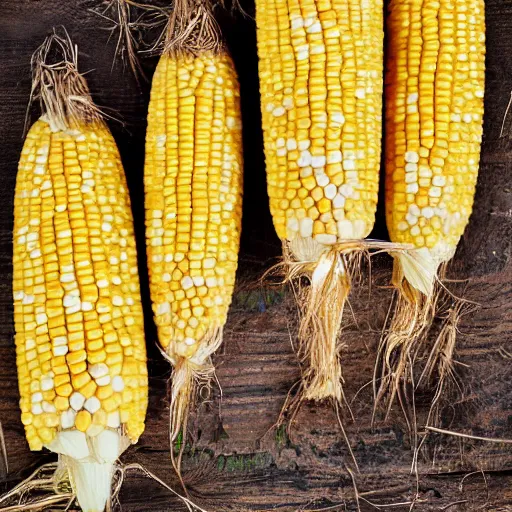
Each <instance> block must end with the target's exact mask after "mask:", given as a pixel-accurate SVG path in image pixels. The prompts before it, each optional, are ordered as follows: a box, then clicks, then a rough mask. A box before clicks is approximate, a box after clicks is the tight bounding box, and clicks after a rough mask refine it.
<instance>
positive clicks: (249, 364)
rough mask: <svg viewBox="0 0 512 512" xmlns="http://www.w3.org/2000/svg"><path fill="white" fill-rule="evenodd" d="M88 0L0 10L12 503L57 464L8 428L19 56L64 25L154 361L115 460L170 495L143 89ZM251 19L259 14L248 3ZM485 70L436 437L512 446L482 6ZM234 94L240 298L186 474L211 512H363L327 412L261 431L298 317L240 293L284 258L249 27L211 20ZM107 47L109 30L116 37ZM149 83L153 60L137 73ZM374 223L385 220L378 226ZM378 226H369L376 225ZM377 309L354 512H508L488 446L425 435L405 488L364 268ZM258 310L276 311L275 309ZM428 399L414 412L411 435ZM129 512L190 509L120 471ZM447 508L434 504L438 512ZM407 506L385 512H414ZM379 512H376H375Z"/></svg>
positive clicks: (320, 409)
mask: <svg viewBox="0 0 512 512" xmlns="http://www.w3.org/2000/svg"><path fill="white" fill-rule="evenodd" d="M97 5H98V2H92V1H83V0H67V1H66V2H61V1H58V0H46V1H44V2H42V1H35V0H18V2H12V1H7V0H0V70H1V72H0V141H1V144H2V157H1V158H0V208H1V213H2V215H0V361H1V363H0V422H1V424H2V428H3V432H4V436H5V440H6V445H7V452H8V463H9V473H8V475H7V476H6V477H5V478H4V479H3V482H4V483H3V488H5V489H7V488H8V487H10V486H12V485H13V484H14V483H15V482H17V481H18V480H19V479H20V478H21V477H23V476H25V475H26V474H27V473H28V472H29V471H30V469H31V468H33V467H34V466H36V465H37V464H39V463H41V462H44V461H49V460H54V456H53V455H51V454H48V453H31V452H29V450H28V447H27V445H26V443H25V439H24V433H23V428H22V425H21V422H20V420H19V410H18V405H17V402H18V398H19V397H18V392H17V383H16V370H15V357H14V356H15V354H14V346H13V325H12V297H11V291H10V287H11V272H12V268H11V258H12V256H11V254H12V246H11V231H12V200H13V191H14V183H15V176H16V166H17V160H18V156H19V153H20V150H21V145H22V140H23V139H22V135H23V126H24V117H25V111H26V106H27V101H28V96H29V91H30V71H29V63H30V55H31V53H32V52H33V51H34V49H35V48H36V47H37V46H38V45H39V44H40V43H41V42H42V39H43V38H44V36H45V35H47V34H48V33H49V31H50V30H51V28H52V27H53V26H54V25H59V24H63V25H65V26H66V27H67V29H68V31H69V32H70V35H71V37H72V38H73V40H74V41H75V42H76V43H77V44H78V45H79V48H80V68H81V69H82V71H90V73H89V74H88V81H89V85H90V87H91V90H92V93H93V96H94V98H95V100H96V102H97V103H98V104H99V105H101V106H106V107H108V108H109V109H112V110H111V112H113V114H114V117H116V118H118V119H121V120H122V122H111V123H110V125H111V128H112V131H113V133H114V136H115V137H116V140H117V142H118V144H119V147H120V150H121V153H122V156H123V161H124V164H125V168H126V172H127V176H128V181H129V185H130V190H131V194H132V202H133V206H134V215H135V218H136V224H137V225H136V229H137V234H138V237H139V255H140V269H141V276H142V285H143V294H144V300H145V303H146V328H147V339H148V351H149V356H150V361H149V368H150V378H151V381H150V385H151V389H150V407H149V410H148V416H147V428H146V432H145V434H144V435H143V436H142V438H141V440H140V442H139V444H138V445H136V446H134V447H132V448H131V449H130V450H129V451H128V452H127V453H126V454H125V455H124V456H123V462H125V463H129V462H139V463H141V464H143V465H144V466H145V467H147V468H148V469H149V470H150V471H153V472H154V473H155V474H157V475H158V476H160V477H161V478H163V479H164V480H165V481H166V482H169V483H171V484H172V485H174V486H175V488H176V489H179V486H178V485H177V482H176V478H175V476H174V475H173V473H172V471H171V470H170V463H169V455H168V436H167V428H168V407H167V399H166V381H167V378H168V376H169V367H168V365H167V363H166V362H165V361H163V360H162V359H161V357H160V356H159V354H158V351H157V350H156V349H155V345H154V340H155V331H154V328H153V325H152V323H151V315H150V310H149V308H148V294H147V279H146V277H145V276H146V274H145V270H144V247H143V244H142V240H143V236H142V235H143V221H142V219H143V197H142V162H143V149H144V148H143V146H144V132H145V113H146V108H147V101H148V93H149V84H147V83H141V84H140V85H137V82H136V81H135V80H134V78H133V76H132V74H131V73H130V72H129V70H128V69H124V67H123V65H122V64H121V63H120V61H119V60H116V59H115V56H114V48H115V40H111V41H109V36H110V35H111V32H110V25H109V23H108V22H107V21H106V20H104V19H102V18H100V17H98V16H97V15H96V14H94V13H93V12H91V10H90V8H91V7H94V6H97ZM245 6H246V8H247V10H248V11H249V12H251V11H252V10H253V6H252V5H251V4H250V3H249V2H247V3H246V5H245ZM487 23H488V56H487V68H488V72H487V86H486V116H485V141H484V146H483V154H482V166H481V173H480V178H479V183H478V192H477V198H476V204H475V211H474V214H473V216H472V219H471V223H470V226H469V227H468V229H467V231H466V234H465V236H464V240H463V243H462V244H461V247H460V250H459V252H458V256H457V261H456V263H455V264H454V266H453V271H452V274H451V275H452V276H453V277H471V278H472V281H471V284H470V285H469V287H468V290H467V297H468V298H470V299H472V300H475V301H477V302H479V303H480V304H481V307H480V308H479V309H478V310H477V311H476V312H475V313H473V314H472V315H469V316H466V317H465V318H464V319H463V322H462V325H461V333H460V336H459V344H458V351H457V359H458V361H459V363H460V364H458V365H457V374H458V378H459V382H461V383H464V384H463V386H462V391H463V393H462V394H461V393H458V392H455V393H453V401H452V402H451V403H449V404H447V407H446V408H445V415H444V417H443V419H442V423H443V426H444V427H445V428H450V429H452V430H456V431H458V432H464V433H467V434H473V435H479V436H489V437H497V438H512V414H511V410H512V375H511V364H510V363H511V361H510V353H512V349H511V350H509V349H508V346H509V345H510V340H511V339H512V313H511V312H510V302H511V300H512V265H511V261H510V260H511V252H512V213H511V212H512V192H511V191H512V172H510V170H511V166H512V142H511V140H510V137H509V134H511V133H512V114H511V116H510V119H507V120H506V122H505V135H504V136H503V137H500V131H501V125H502V121H503V116H504V114H505V110H506V106H507V103H508V101H509V98H510V91H511V90H512V66H510V62H511V61H512V2H510V1H508V0H506V1H504V0H488V1H487ZM222 24H223V27H224V29H225V33H226V35H227V38H228V41H229V43H230V45H231V48H232V50H233V54H234V57H235V61H236V64H237V67H238V70H239V74H240V77H241V84H242V103H243V115H244V140H245V143H244V146H245V147H244V150H245V157H246V167H245V175H246V182H245V189H246V190H245V197H244V199H245V206H244V223H243V243H242V254H241V268H240V272H239V290H238V292H237V295H236V298H235V302H234V305H233V308H232V311H231V314H230V317H229V321H228V325H227V328H226V342H225V344H224V348H223V350H222V352H221V353H220V354H218V355H217V356H216V364H217V368H218V372H217V374H218V379H219V383H220V386H221V388H222V400H220V396H219V395H220V393H219V390H218V389H215V390H214V393H213V395H212V396H211V397H210V400H208V402H207V403H205V404H204V405H202V406H201V407H200V408H199V410H198V412H197V414H196V415H194V417H193V422H192V439H191V443H190V445H189V447H188V449H187V456H186V459H185V461H184V474H185V478H186V481H187V483H188V485H189V486H190V488H191V490H192V491H193V495H194V497H195V499H197V501H198V502H200V503H201V504H203V505H204V506H206V507H207V508H208V509H209V510H212V511H224V510H225V511H228V510H233V511H235V510H236V511H240V512H242V511H249V510H251V511H264V510H281V511H290V512H291V511H299V510H313V509H322V508H326V507H335V506H336V505H337V506H336V507H335V508H331V509H330V510H340V511H341V510H356V508H357V500H356V496H355V493H354V487H353V483H352V479H351V478H350V475H349V473H348V471H347V470H346V467H347V465H348V466H350V465H351V459H350V456H349V451H348V448H347V446H346V444H345V443H344V442H343V439H342V438H341V436H340V431H339V429H338V427H337V423H336V420H335V416H334V412H333V409H332V407H331V406H330V405H329V404H305V405H304V406H303V407H302V408H301V410H300V413H299V415H298V418H297V422H296V424H295V425H294V428H293V431H292V435H291V437H290V438H289V437H287V436H286V435H285V434H284V432H283V431H282V430H278V431H276V430H271V427H272V426H273V425H274V423H275V421H276V418H277V416H278V414H279V411H280V410H281V407H282V405H283V403H284V400H285V398H286V395H287V392H288V390H289V389H290V387H291V386H292V385H293V383H294V382H296V380H297V378H298V375H299V374H298V367H297V363H296V360H295V357H294V355H293V351H292V347H291V343H292V341H293V340H294V333H295V322H296V312H295V309H294V306H293V304H292V301H291V298H290V296H289V295H288V294H284V295H283V294H280V293H278V292H277V290H274V289H271V290H268V289H262V288H260V287H259V286H258V285H251V283H254V282H255V281H256V280H257V278H258V277H259V276H260V275H261V272H262V270H263V269H264V268H266V266H268V265H269V263H270V262H271V261H272V258H274V257H276V256H277V255H278V254H279V244H278V241H277V238H276V237H275V234H274V230H273V227H272V225H271V221H270V215H269V212H268V206H267V200H266V195H265V194H266V192H265V173H264V162H263V153H262V143H261V131H260V119H259V105H258V83H257V60H256V54H255V28H254V22H253V20H252V19H250V18H244V17H235V18H234V19H232V18H230V17H228V16H222ZM114 39H115V33H114ZM143 65H144V67H145V70H146V71H147V72H148V74H149V75H151V73H152V70H153V69H154V65H155V59H147V60H144V61H143ZM379 223H380V225H383V221H382V219H380V221H379ZM378 229H380V228H378ZM374 269H377V270H376V271H375V272H374V275H373V279H372V296H371V299H369V293H368V292H369V290H368V287H367V286H366V284H364V283H363V284H362V285H361V287H360V288H359V289H358V291H357V292H356V293H355V295H354V297H353V299H352V304H353V306H354V310H355V311H356V317H355V318H356V320H357V325H355V323H354V321H353V320H352V319H351V318H349V317H347V319H346V320H347V328H346V332H345V334H344V340H345V342H346V345H347V347H346V349H345V351H344V354H343V360H344V372H345V373H344V377H345V380H346V385H345V390H346V393H347V397H348V400H349V401H350V403H351V409H352V412H353V414H354V417H355V421H352V420H351V419H350V417H349V415H348V413H347V410H345V411H344V413H343V418H344V422H345V425H346V428H347V434H348V437H349V440H350V446H351V448H352V450H353V452H354V454H355V456H356V458H357V461H358V464H359V468H360V474H358V475H356V480H357V487H358V490H359V495H360V496H359V505H360V509H361V510H363V511H365V510H376V509H375V507H374V506H372V505H370V504H368V503H367V502H366V501H365V500H369V501H370V502H373V503H374V504H380V505H389V504H392V503H408V502H410V500H411V499H413V498H415V497H416V500H417V501H416V505H415V507H414V510H418V511H440V510H450V511H451V512H454V511H456V512H457V511H468V512H470V511H474V510H488V511H505V510H512V491H511V490H510V489H512V485H511V484H512V478H511V471H512V452H511V450H510V445H508V446H507V445H501V444H487V443H484V442H479V441H471V440H467V439H456V438H452V437H446V436H441V435H437V434H430V435H429V436H428V438H427V440H426V443H425V447H426V449H425V450H423V451H422V454H421V457H420V460H419V465H418V470H419V475H418V478H416V476H415V475H414V474H413V475H411V473H410V468H411V462H412V451H411V443H410V439H409V436H408V433H407V428H406V425H405V423H404V420H403V416H402V414H401V412H400V411H399V410H393V411H392V414H391V416H390V418H389V420H388V421H386V422H384V421H382V420H381V419H380V418H377V421H376V423H375V424H374V426H373V427H372V425H371V413H372V410H371V387H370V386H368V383H369V382H370V381H371V378H372V368H373V362H374V357H375V346H376V344H377V342H378V333H379V330H380V329H381V327H382V325H383V322H384V319H385V315H386V311H387V307H388V304H389V300H390V290H389V289H388V288H387V287H386V283H387V282H388V280H389V273H390V270H389V260H387V259H386V258H380V259H377V260H376V261H375V262H374ZM269 298H270V299H271V300H269ZM430 398H431V395H429V394H428V393H426V392H425V393H424V394H420V395H418V397H417V403H416V406H417V411H418V427H419V429H420V431H421V428H422V425H423V424H422V421H424V419H425V414H426V410H427V407H428V403H429V399H430ZM120 500H121V503H122V506H123V510H124V511H128V512H136V511H137V512H140V511H141V510H144V511H146V510H151V511H154V512H164V511H171V510H173V511H180V510H185V509H184V508H183V506H182V505H181V504H180V502H179V501H178V500H177V499H175V498H173V497H172V496H171V495H170V494H169V493H168V492H167V491H165V490H164V489H163V488H161V487H159V486H158V485H157V484H156V483H155V482H152V481H151V480H150V479H148V478H144V477H142V476H141V475H140V474H137V473H133V474H132V473H129V474H128V475H127V479H126V482H125V483H124V486H123V490H122V493H121V497H120ZM443 507H445V508H444V509H443ZM409 508H410V505H407V504H406V505H402V506H396V507H393V508H390V509H391V510H409ZM382 510H387V508H383V509H382Z"/></svg>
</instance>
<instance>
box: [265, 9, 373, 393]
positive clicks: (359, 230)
mask: <svg viewBox="0 0 512 512" xmlns="http://www.w3.org/2000/svg"><path fill="white" fill-rule="evenodd" d="M256 22H257V40H258V56H259V77H260V93H261V111H262V119H263V133H264V145H265V159H266V167H267V185H268V193H269V197H270V210H271V213H272V217H273V221H274V226H275V229H276V231H277V234H278V236H279V238H280V239H281V241H282V242H283V247H284V255H285V264H286V266H287V267H288V268H289V272H288V277H290V278H291V277H297V276H303V275H305V276H307V277H308V278H309V279H310V281H311V286H310V287H309V288H308V289H307V291H306V292H305V297H304V298H303V299H301V301H300V302H301V303H302V304H303V309H304V311H303V317H302V321H301V326H300V330H299V341H300V347H299V355H300V357H301V358H302V360H303V362H304V366H305V370H304V373H303V384H304V388H305V395H304V396H305V397H306V398H310V399H323V398H328V397H335V398H336V399H338V400H341V398H342V386H341V366H340V361H339V351H340V347H339V344H338V341H337V339H338V334H339V331H340V324H341V319H342V313H343V305H344V303H345V300H346V298H347V295H348V293H349V290H350V281H351V275H352V274H353V273H354V272H357V271H358V268H359V263H360V258H361V255H362V252H361V251H363V250H366V249H368V248H371V246H372V244H371V243H369V242H364V241H363V239H364V238H365V237H366V236H368V235H369V233H370V231H371V230H372V227H373V224H374V219H375V210H376V205H377V195H378V184H379V167H380V146H381V96H382V86H383V83H382V82H383V77H382V68H383V5H382V0H365V1H363V2H361V1H359V0H357V1H356V0H332V1H331V0H314V1H313V0H301V1H299V0H270V1H266V0H258V1H257V2H256ZM377 245H378V244H377Z"/></svg>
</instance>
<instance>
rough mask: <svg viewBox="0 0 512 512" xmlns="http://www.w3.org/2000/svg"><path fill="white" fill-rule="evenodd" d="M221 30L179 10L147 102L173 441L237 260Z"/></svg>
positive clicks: (226, 59) (206, 16) (153, 252)
mask: <svg viewBox="0 0 512 512" xmlns="http://www.w3.org/2000/svg"><path fill="white" fill-rule="evenodd" d="M218 30H219V29H218V27H217V25H216V22H215V20H214V19H213V17H212V14H211V12H210V11H209V8H208V6H207V5H206V4H197V5H190V6H187V5H186V2H181V3H180V2H178V3H177V4H176V5H175V10H174V15H173V17H172V18H171V20H170V23H169V32H168V38H167V42H166V45H165V49H164V51H163V54H162V56H161V58H160V61H159V63H158V66H157V69H156V72H155V75H154V78H153V84H152V88H151V101H150V104H149V114H148V129H147V136H146V163H145V174H144V179H145V188H146V203H145V205H146V237H147V254H148V268H149V277H150V291H151V299H152V303H153V311H154V317H155V322H156V325H157V328H158V338H159V342H160V345H161V347H162V349H163V351H164V352H165V354H166V356H167V358H168V359H169V361H170V362H171V364H172V365H173V367H174V373H173V377H172V387H171V442H172V441H174V440H175V439H176V436H177V435H178V433H179V432H180V430H181V429H182V428H183V430H184V431H186V418H187V412H188V409H189V406H190V403H191V401H192V400H193V398H194V389H195V385H196V383H197V382H198V381H204V382H208V381H209V378H210V377H211V376H212V373H213V366H212V363H211V360H210V358H211V355H212V354H213V353H214V352H215V350H216V349H217V348H218V347H219V345H220V344H221V342H222V330H223V327H224V324H225V322H226V317H227V313H228V308H229V305H230V303H231V296H232V293H233V286H234V282H235V273H236V268H237V261H238V248H239V241H240V229H241V217H242V212H241V207H242V196H241V194H242V140H241V136H242V134H241V118H240V107H239V86H238V79H237V76H236V72H235V69H234V65H233V62H232V60H231V57H230V56H229V54H228V51H227V49H226V47H225V46H224V44H223V43H222V42H221V41H220V40H219V32H218ZM204 382H203V383H204ZM171 453H172V450H171Z"/></svg>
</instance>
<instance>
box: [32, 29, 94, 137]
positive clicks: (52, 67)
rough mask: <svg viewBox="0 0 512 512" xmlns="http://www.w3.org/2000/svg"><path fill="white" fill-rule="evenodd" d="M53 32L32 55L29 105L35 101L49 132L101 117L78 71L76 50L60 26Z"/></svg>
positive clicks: (69, 127)
mask: <svg viewBox="0 0 512 512" xmlns="http://www.w3.org/2000/svg"><path fill="white" fill-rule="evenodd" d="M63 31H64V35H62V36H61V35H58V34H57V32H54V33H53V34H51V35H50V36H48V37H47V38H46V39H45V41H44V42H43V44H42V45H41V46H40V47H39V48H38V49H37V50H36V51H35V52H34V54H33V56H32V61H31V65H32V90H31V94H30V103H29V108H30V105H31V104H32V103H33V102H34V101H36V100H39V103H40V106H41V113H42V117H43V119H44V120H46V121H47V122H48V123H49V124H50V126H51V128H52V131H54V132H57V131H66V130H70V129H73V128H75V127H76V126H78V125H80V124H83V123H90V122H93V121H97V120H100V119H101V118H102V115H101V111H100V109H99V108H98V107H97V106H96V105H95V104H94V103H93V101H92V98H91V94H90V92H89V87H88V85H87V82H86V80H85V78H84V77H83V76H82V75H81V74H80V73H79V72H78V67H77V65H78V49H77V46H76V45H74V44H73V43H72V41H71V39H70V37H69V34H68V33H67V32H66V30H65V29H63Z"/></svg>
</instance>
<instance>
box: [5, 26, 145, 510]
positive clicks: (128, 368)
mask: <svg viewBox="0 0 512 512" xmlns="http://www.w3.org/2000/svg"><path fill="white" fill-rule="evenodd" d="M54 50H55V51H57V52H58V53H59V54H62V58H63V60H62V61H61V62H58V63H55V64H50V63H48V62H47V60H48V54H49V52H50V51H54ZM33 64H34V82H33V95H34V96H33V97H37V96H38V97H39V98H40V100H41V108H42V111H43V115H42V116H41V117H40V118H39V120H37V121H36V122H35V123H34V124H33V125H32V127H31V128H30V131H29V132H28V134H27V137H26V140H25V143H24V146H23V150H22V154H21V158H20V162H19V170H18V175H17V180H16V192H15V201H14V241H13V244H14V256H13V266H14V272H13V295H14V320H15V329H16V337H15V342H16V354H17V365H18V379H19V391H20V396H21V398H20V407H21V411H22V414H21V419H22V422H23V424H24V425H25V432H26V437H27V441H28V443H29V446H30V448H31V450H41V449H42V448H43V447H46V448H48V449H50V450H52V451H54V452H57V453H59V462H60V465H61V466H63V467H64V468H66V469H67V471H68V473H69V479H70V481H71V484H72V486H73V488H74V491H75V493H76V496H77V498H78V501H79V503H80V505H81V507H82V509H83V510H84V511H85V512H89V511H90V512H92V511H103V510H104V508H105V505H106V502H107V500H108V499H109V496H110V484H111V477H112V474H113V467H114V463H115V461H116V460H117V458H118V456H119V455H120V454H121V453H122V452H123V451H124V450H125V449H126V448H127V447H128V446H129V445H130V444H131V443H135V442H137V440H138V438H139V436H140V435H141V434H142V432H143V430H144V417H145V413H146V406H147V400H148V387H147V368H146V351H145V340H144V327H143V317H142V307H141V299H140V291H139V280H138V273H137V255H136V249H135V239H134V232H133V223H132V213H131V209H130V199H129V196H128V190H127V186H126V179H125V176H124V172H123V168H122V164H121V160H120V157H119V152H118V150H117V147H116V144H115V141H114V139H113V137H112V135H111V133H110V131H109V129H108V127H107V126H106V124H105V123H104V121H103V120H102V119H101V115H100V112H99V111H98V109H97V108H96V107H95V106H94V105H93V103H92V99H91V97H90V94H89V91H88V88H87V84H86V82H85V80H84V78H83V77H82V76H81V75H80V74H79V73H78V71H77V67H76V65H77V50H76V47H73V45H72V43H71V41H69V40H68V39H66V38H61V37H59V36H57V35H55V34H54V35H52V36H50V37H49V38H48V39H47V40H46V41H45V42H44V44H43V45H42V46H41V47H40V48H39V50H38V51H37V52H36V54H35V55H34V59H33Z"/></svg>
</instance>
